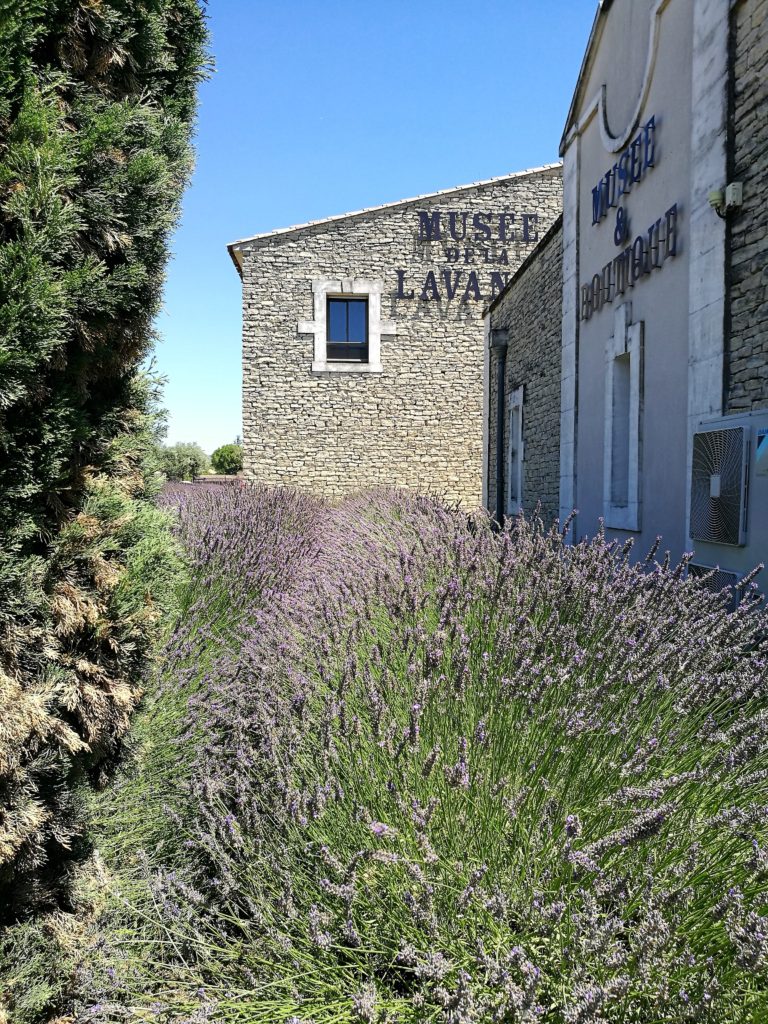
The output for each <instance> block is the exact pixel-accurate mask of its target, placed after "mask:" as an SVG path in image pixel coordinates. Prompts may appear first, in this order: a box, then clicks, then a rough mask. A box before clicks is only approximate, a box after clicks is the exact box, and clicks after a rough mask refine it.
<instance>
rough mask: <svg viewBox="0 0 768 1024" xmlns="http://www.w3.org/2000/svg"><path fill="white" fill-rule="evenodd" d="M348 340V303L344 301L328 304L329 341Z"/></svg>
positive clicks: (332, 300)
mask: <svg viewBox="0 0 768 1024" xmlns="http://www.w3.org/2000/svg"><path fill="white" fill-rule="evenodd" d="M346 340H347V303H346V302H345V301H344V300H343V299H330V300H329V302H328V341H346Z"/></svg>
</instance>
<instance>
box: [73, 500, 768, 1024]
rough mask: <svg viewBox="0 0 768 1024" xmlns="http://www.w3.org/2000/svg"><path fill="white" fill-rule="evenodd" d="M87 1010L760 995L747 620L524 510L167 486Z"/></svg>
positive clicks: (489, 1015)
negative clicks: (163, 548) (156, 634)
mask: <svg viewBox="0 0 768 1024" xmlns="http://www.w3.org/2000/svg"><path fill="white" fill-rule="evenodd" d="M165 502H166V504H167V505H168V506H169V507H171V508H172V509H173V510H174V511H175V514H176V515H177V516H178V530H179V536H180V539H181V542H182V544H183V547H184V550H185V552H186V555H187V559H188V571H187V577H186V578H185V579H184V580H183V581H182V582H181V584H180V597H179V600H180V608H181V611H180V615H179V618H178V622H177V623H176V625H175V627H174V628H173V630H172V632H171V633H170V635H169V636H168V639H167V642H166V646H165V649H164V651H163V652H162V656H161V659H160V674H159V679H158V681H157V684H156V686H155V688H154V690H153V691H152V692H151V694H150V695H149V696H148V697H147V699H146V704H145V708H144V710H143V712H142V713H141V715H140V716H139V719H138V721H137V725H136V729H135V738H134V744H135V752H134V755H133V757H132V759H131V760H130V762H129V763H128V765H127V767H126V768H125V769H124V770H123V772H122V773H121V774H120V775H119V776H118V778H117V779H116V780H115V784H114V785H113V786H112V787H111V788H110V789H109V790H108V791H107V792H105V793H104V794H102V795H101V796H100V797H99V798H98V803H97V806H96V808H95V810H94V815H95V825H94V830H95V844H96V853H95V855H94V858H93V863H94V865H95V870H94V871H93V872H91V873H90V874H88V876H87V878H86V879H84V880H83V882H82V883H81V888H82V891H81V893H80V899H81V900H82V902H83V905H85V906H87V907H88V908H89V915H88V921H87V924H86V925H85V926H84V934H83V935H82V936H81V937H80V939H79V941H80V942H81V943H82V945H83V947H84V948H85V950H86V951H85V953H84V954H83V955H82V956H81V957H80V958H79V966H78V968H77V972H76V985H77V988H78V992H79V995H78V1000H79V1002H78V1007H79V1009H78V1013H79V1014H80V1017H81V1018H82V1019H83V1020H85V1019H90V1020H94V1021H99V1022H112V1021H114V1022H117V1021H125V1020H129V1021H174V1022H177V1021H189V1022H193V1021H194V1022H202V1021H206V1020H211V1021H225V1022H233V1024H234V1022H243V1024H245V1022H249V1024H250V1022H264V1024H266V1022H275V1024H312V1022H314V1024H346V1022H367V1024H373V1022H381V1024H383V1022H390V1024H395V1022H401V1024H406V1022H409V1024H410V1022H435V1024H437V1022H440V1024H470V1022H493V1021H497V1022H521V1024H522V1022H534V1021H536V1022H546V1024H598V1022H643V1024H649V1022H662V1021H664V1022H683V1021H692V1022H693V1021H696V1022H698V1021H712V1022H718V1024H723V1022H725V1024H728V1022H755V1024H757V1022H760V1021H766V1020H768V743H767V740H768V671H767V669H766V665H767V661H766V658H767V656H768V629H767V627H768V619H767V618H766V613H765V611H764V610H761V607H760V602H759V599H758V598H757V597H756V596H755V591H754V588H747V592H746V594H745V596H744V598H743V600H742V602H741V604H740V605H739V607H738V609H737V610H735V611H733V612H731V611H729V610H728V609H727V607H726V602H725V600H723V599H721V598H718V597H716V596H712V595H709V594H707V593H705V592H704V591H702V590H701V589H699V588H698V587H697V586H696V585H695V584H694V583H693V582H692V581H687V580H686V579H685V578H684V577H685V571H684V568H685V567H684V565H680V566H677V567H670V566H669V565H666V564H660V563H658V562H657V561H656V560H655V559H656V553H652V554H651V555H650V556H649V558H648V560H647V561H646V563H645V564H643V563H640V564H634V563H632V562H631V561H630V558H629V552H628V551H626V550H621V549H617V548H616V547H615V546H613V545H611V544H608V543H606V542H605V540H604V539H603V538H600V537H599V538H597V539H595V540H594V541H592V542H591V543H584V544H580V545H578V546H574V547H567V546H565V545H564V544H563V542H562V539H561V536H560V534H559V533H557V532H556V531H553V532H546V531H544V529H543V528H542V527H541V525H540V524H537V523H536V522H525V521H523V520H519V521H515V522H514V523H513V524H511V525H510V526H509V527H508V528H507V529H506V530H505V531H504V532H500V533H494V532H493V531H492V530H491V528H490V524H489V523H488V522H487V521H486V520H484V519H482V518H479V517H474V518H473V517H467V516H465V515H463V514H460V513H457V512H455V511H450V510H447V509H445V508H443V507H441V506H440V505H439V504H438V503H437V502H435V501H433V500H428V499H420V498H415V497H406V496H403V495H398V494H394V493H391V494H390V493H374V494H367V495H364V496H361V497H359V498H355V499H353V500H349V501H346V502H345V503H343V504H342V505H340V506H338V507H329V506H327V505H324V504H322V503H320V502H318V501H315V500H313V499H311V498H307V497H302V496H298V495H296V494H293V493H290V492H287V491H270V490H256V489H247V488H246V489H235V488H227V487H218V488H210V489H205V488H191V487H190V488H186V489H179V490H178V491H176V492H170V493H169V494H168V495H166V498H165Z"/></svg>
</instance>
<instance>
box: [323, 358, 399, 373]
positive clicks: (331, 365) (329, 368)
mask: <svg viewBox="0 0 768 1024" xmlns="http://www.w3.org/2000/svg"><path fill="white" fill-rule="evenodd" d="M383 372H384V367H383V366H382V365H381V363H354V362H349V363H345V362H344V361H343V360H331V361H329V362H314V363H312V373H383Z"/></svg>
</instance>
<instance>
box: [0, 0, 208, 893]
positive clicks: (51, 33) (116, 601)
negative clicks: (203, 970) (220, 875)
mask: <svg viewBox="0 0 768 1024" xmlns="http://www.w3.org/2000/svg"><path fill="white" fill-rule="evenodd" d="M205 41H206V30H205V24H204V19H203V14H202V10H201V7H200V4H199V3H198V0H173V2H171V0H128V2H122V0H27V2H22V3H13V4H9V3H7V2H2V3H0V808H2V826H1V827H0V904H4V906H5V908H6V909H7V910H8V911H9V912H11V913H16V912H17V911H18V910H20V909H21V908H22V907H24V906H26V905H28V904H29V903H30V902H31V901H38V902H39V901H40V899H52V898H54V897H55V896H56V893H57V886H58V882H59V875H60V870H59V869H60V862H61V860H62V858H63V857H66V856H68V855H69V852H70V850H71V848H72V844H73V842H74V841H75V837H76V834H77V828H76V824H75V820H74V816H73V800H72V797H71V784H72V782H73V781H74V779H75V778H76V776H77V775H78V773H79V772H81V771H82V770H83V769H86V770H87V771H88V772H89V774H91V775H96V776H97V775H98V771H97V768H96V766H97V765H98V763H99V762H100V761H103V760H104V758H105V757H107V756H108V755H110V754H111V753H112V752H114V750H115V749H116V747H117V744H118V742H119V739H120V737H121V735H122V734H123V733H124V731H125V729H126V728H127V723H128V716H129V714H130V712H131V710H132V709H133V707H134V706H135V704H136V702H137V700H138V699H139V696H140V693H141V685H142V681H141V680H142V674H143V670H144V667H145V664H146V658H147V654H148V651H149V644H150V642H151V638H152V634H153V632H154V631H155V630H156V628H157V624H158V621H159V616H160V613H161V610H162V608H163V606H164V605H166V604H167V602H168V600H169V594H170V589H169V583H170V577H171V575H172V573H173V571H174V570H173V566H174V565H175V563H176V558H175V553H174V550H173V546H172V545H171V543H170V539H169V533H168V520H167V518H166V517H165V516H164V515H163V514H161V513H159V512H158V511H156V510H155V509H153V508H152V506H151V504H150V501H151V499H152V496H153V490H154V488H155V486H156V485H155V479H156V475H155V470H156V469H157V466H156V464H154V459H155V454H154V452H155V449H156V443H157V432H158V418H157V415H156V414H154V413H153V412H152V407H153V405H154V404H156V398H157V383H156V382H152V381H151V380H150V379H148V378H147V377H145V376H143V375H142V374H141V373H140V371H139V366H140V363H141V361H142V360H143V359H144V357H145V356H146V355H147V354H148V352H149V351H150V348H151V345H152V342H153V331H152V322H153V318H154V316H155V314H156V312H157V310H158V308H159V302H160V297H161V289H162V284H163V274H164V268H165V264H166V260H167V254H168V240H169V236H170V232H171V230H172V229H173V226H174V224H175V223H176V220H177V218H178V214H179V204H180V199H181V194H182V191H183V188H184V185H185V183H186V181H187V179H188V177H189V173H190V169H191V163H192V150H191V146H190V134H191V130H192V126H193V119H194V111H195V96H196V88H197V84H198V82H199V80H200V78H201V75H202V74H203V72H204V67H205V53H204V48H205ZM4 887H7V888H4ZM6 895H9V896H10V895H12V899H8V900H4V897H5V896H6Z"/></svg>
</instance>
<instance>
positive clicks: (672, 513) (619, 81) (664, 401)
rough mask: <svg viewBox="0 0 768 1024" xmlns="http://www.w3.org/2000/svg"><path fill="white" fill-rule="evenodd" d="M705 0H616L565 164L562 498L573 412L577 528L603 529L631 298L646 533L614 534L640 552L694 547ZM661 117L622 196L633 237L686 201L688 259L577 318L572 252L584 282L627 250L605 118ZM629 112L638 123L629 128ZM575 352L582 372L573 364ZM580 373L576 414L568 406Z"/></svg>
mask: <svg viewBox="0 0 768 1024" xmlns="http://www.w3.org/2000/svg"><path fill="white" fill-rule="evenodd" d="M705 2H709V0H705ZM698 6H699V0H696V3H695V4H693V3H691V2H690V0H656V2H652V0H614V3H613V4H612V5H611V7H610V9H609V10H608V12H607V14H606V16H605V24H604V26H603V30H602V37H601V39H600V44H599V48H598V52H597V54H596V55H595V59H594V61H593V64H592V67H591V70H590V72H589V76H588V79H587V82H586V83H585V87H584V88H583V89H582V97H583V104H582V109H581V110H578V111H577V117H578V119H579V121H580V125H579V129H578V131H577V132H575V133H574V134H573V135H572V137H571V141H570V145H569V147H568V149H567V150H566V152H565V160H564V174H565V182H564V194H565V213H564V216H565V225H566V234H565V253H566V256H565V265H566V271H565V273H566V281H565V303H564V325H563V333H564V339H563V340H564V352H563V432H562V458H563V472H562V484H561V505H562V506H563V510H565V508H566V507H567V505H568V504H569V501H568V499H569V497H571V496H570V495H569V492H568V487H569V472H568V468H569V467H568V444H569V437H568V423H569V422H570V421H572V420H573V419H574V418H575V421H576V428H575V432H574V442H575V458H574V465H575V470H576V484H575V493H574V494H573V497H572V501H573V502H574V503H575V504H576V505H577V506H578V508H579V512H580V515H579V519H578V532H579V534H593V533H594V532H595V530H596V529H597V525H598V520H599V518H600V517H601V516H602V514H603V511H604V504H603V493H604V487H603V468H604V434H605V430H604V423H605V413H606V410H605V403H606V393H605V350H606V343H607V340H608V338H609V337H610V336H611V334H612V332H613V325H614V311H615V307H616V305H617V304H618V303H619V302H621V301H630V302H631V304H632V320H633V322H635V323H637V322H642V323H643V324H644V373H643V377H644V379H643V382H642V387H643V410H642V418H641V433H642V452H643V464H642V473H641V481H640V520H639V521H640V529H639V530H638V531H632V533H631V534H630V532H629V531H623V530H613V531H609V533H613V534H614V535H616V536H620V537H624V536H629V535H632V536H635V537H636V539H637V541H638V543H637V548H636V550H637V551H638V554H641V553H644V551H645V549H647V548H648V547H650V545H651V543H652V542H653V540H654V538H655V537H656V535H657V534H659V533H661V534H662V535H663V543H664V547H668V548H670V549H672V550H673V552H674V553H675V554H676V555H677V554H680V553H681V552H682V550H683V549H684V548H685V547H686V538H687V529H686V525H685V524H686V495H687V489H688V483H687V472H686V460H687V446H688V408H687V394H688V326H689V324H688V321H689V261H690V259H691V254H692V246H693V244H694V239H693V238H692V233H691V217H692V212H693V211H692V205H691V186H690V182H691V174H692V168H691V125H692V115H691V108H692V102H693V100H692V74H693V71H692V68H693V10H694V7H698ZM657 30H658V31H657ZM654 46H655V49H654ZM601 97H602V98H603V107H602V109H601V107H600V102H599V101H600V98H601ZM596 101H597V102H596ZM603 115H604V116H603ZM633 115H638V116H637V117H634V116H633ZM653 115H655V117H656V123H657V135H656V139H657V150H656V165H655V167H654V168H653V169H652V170H650V171H649V172H648V173H647V176H646V177H645V178H644V180H643V181H641V182H640V183H638V184H635V185H634V186H633V188H632V191H631V193H630V194H629V195H627V196H625V197H623V199H622V200H621V202H622V205H623V206H624V208H625V210H626V212H627V214H628V216H629V219H630V232H629V234H630V239H632V238H634V237H635V236H636V235H637V234H642V233H645V232H646V231H647V228H648V227H649V226H650V225H651V224H653V223H655V221H656V220H657V219H658V218H659V217H663V216H664V213H665V211H666V210H668V209H669V208H670V207H671V206H672V205H673V204H675V203H677V205H678V212H679V220H678V254H677V256H676V257H675V258H674V259H668V260H667V261H666V262H665V263H664V265H663V267H662V268H661V269H656V270H653V271H652V273H651V274H650V275H649V276H647V277H643V278H641V279H640V280H639V281H638V282H637V284H636V285H635V287H634V288H632V289H627V292H626V293H625V295H624V296H623V297H622V298H618V297H617V298H616V299H614V303H613V305H606V306H604V307H603V309H602V310H601V311H599V312H596V313H595V314H594V315H593V316H592V317H591V319H589V320H579V321H578V322H577V321H576V318H577V317H578V316H579V309H578V307H577V309H576V311H575V316H574V312H573V311H572V310H570V311H569V309H568V307H567V303H568V302H569V301H572V300H573V282H572V281H569V278H568V273H569V270H568V268H569V263H568V260H569V257H568V253H569V251H570V252H571V253H572V254H575V277H576V279H577V281H578V284H579V285H581V284H584V283H587V282H588V281H589V280H590V279H591V277H592V275H593V274H594V273H597V272H599V271H600V270H601V269H602V267H603V266H604V265H605V264H606V263H607V262H608V261H609V260H612V259H614V258H615V256H617V255H618V253H619V252H620V251H621V250H620V249H619V248H617V246H616V244H615V241H614V237H613V236H614V228H615V224H616V215H615V211H612V212H609V215H608V217H607V218H606V219H605V220H603V221H602V222H601V223H600V224H598V225H595V226H593V225H592V188H593V187H594V186H596V185H597V183H598V181H599V180H600V178H601V177H602V176H603V175H604V174H605V172H606V171H607V170H608V169H609V168H610V167H611V166H612V164H613V163H614V161H615V160H616V157H617V153H616V146H615V145H611V144H610V138H607V135H606V122H607V126H608V129H609V130H610V134H612V135H614V136H618V137H621V138H629V139H631V138H633V137H634V134H635V133H636V129H637V126H638V124H640V125H642V124H644V123H646V122H647V120H648V119H649V118H650V117H651V116H653ZM715 116H718V115H717V114H716V115H715ZM622 118H629V119H630V120H629V123H626V122H623V121H622ZM576 147H578V155H576V152H575V151H576ZM574 178H575V183H574ZM574 191H575V192H576V193H577V214H576V223H575V234H576V238H573V237H570V238H569V235H568V223H569V221H568V219H569V216H571V211H570V210H569V205H570V204H571V203H572V202H573V193H574ZM572 230H573V228H572ZM569 246H570V250H569ZM573 258H574V256H573V255H572V256H571V260H573ZM577 340H578V346H577V344H576V341H577ZM576 354H577V357H578V358H577V361H576V367H575V374H574V371H573V367H572V365H571V364H570V362H569V360H570V359H571V358H572V357H573V356H574V355H576ZM574 375H575V377H576V406H577V411H576V414H575V416H573V415H571V414H570V413H569V412H568V408H567V407H568V402H569V395H570V394H571V393H572V391H573V376H574Z"/></svg>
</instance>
